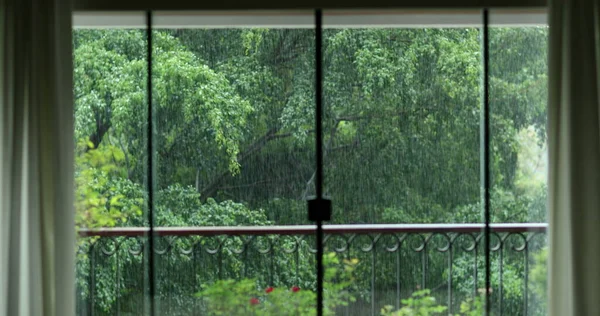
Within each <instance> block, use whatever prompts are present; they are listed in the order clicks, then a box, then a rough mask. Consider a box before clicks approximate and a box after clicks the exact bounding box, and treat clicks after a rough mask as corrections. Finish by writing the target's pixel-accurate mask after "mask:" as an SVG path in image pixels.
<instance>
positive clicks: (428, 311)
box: [381, 289, 447, 316]
mask: <svg viewBox="0 0 600 316" xmlns="http://www.w3.org/2000/svg"><path fill="white" fill-rule="evenodd" d="M430 293H431V292H430V291H429V290H428V289H424V290H421V291H417V292H414V293H413V294H412V295H411V297H410V298H407V299H403V300H402V304H403V305H404V306H403V307H402V308H400V309H399V310H398V311H396V312H392V311H391V310H392V308H393V307H392V306H389V305H388V306H386V307H384V308H383V309H382V310H381V315H383V316H432V315H442V313H443V312H445V311H446V309H447V307H445V306H442V305H437V304H436V301H435V298H434V297H431V296H430V295H429V294H430Z"/></svg>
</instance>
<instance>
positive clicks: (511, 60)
mask: <svg viewBox="0 0 600 316" xmlns="http://www.w3.org/2000/svg"><path fill="white" fill-rule="evenodd" d="M520 15H524V14H523V13H522V12H521V13H517V14H513V17H515V16H517V17H518V16H520ZM506 16H507V15H506V14H502V13H495V12H494V11H493V12H492V13H491V14H490V20H491V21H494V20H496V21H499V23H495V24H494V25H493V26H492V27H491V28H490V120H491V144H490V151H491V165H492V169H491V170H492V174H491V184H492V190H491V204H490V206H491V220H492V222H494V223H545V222H546V221H547V217H546V211H547V208H546V203H547V194H548V192H547V181H546V179H547V162H548V156H547V146H546V117H547V94H548V87H547V77H548V76H547V72H548V67H547V45H548V42H547V41H548V27H547V26H546V25H545V23H544V22H545V21H543V19H544V18H545V16H544V15H540V14H538V15H537V17H536V16H535V15H531V14H529V15H527V14H525V16H526V17H529V18H525V19H523V20H524V21H528V24H524V23H522V24H521V25H514V24H513V25H510V24H509V25H506V24H503V23H502V21H503V20H506V18H505V17H506ZM532 17H533V18H532ZM520 225H521V226H523V227H524V229H522V231H521V232H519V233H506V232H505V233H497V234H494V235H492V238H491V240H490V241H491V243H492V249H493V251H492V253H491V259H492V267H491V269H492V271H493V274H492V294H491V295H492V296H491V298H492V309H493V311H494V312H495V313H497V314H504V315H545V314H546V313H547V310H546V266H547V262H546V259H547V258H546V257H547V238H546V234H545V233H543V232H537V231H533V230H531V228H529V229H530V231H529V232H528V231H527V227H530V226H532V225H531V224H520Z"/></svg>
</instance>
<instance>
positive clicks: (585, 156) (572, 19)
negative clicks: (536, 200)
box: [548, 0, 600, 316]
mask: <svg viewBox="0 0 600 316" xmlns="http://www.w3.org/2000/svg"><path fill="white" fill-rule="evenodd" d="M549 14H550V16H549V18H550V19H549V20H550V47H549V60H548V62H549V64H548V67H549V82H548V84H549V86H548V91H549V103H548V106H549V112H548V124H549V125H548V148H549V158H550V161H549V163H550V169H549V182H548V183H549V196H550V201H549V202H550V204H549V223H550V236H549V237H550V257H549V259H550V260H549V303H548V304H549V307H550V309H549V310H550V315H553V316H569V315H577V316H585V315H598V314H599V313H600V299H599V296H598V295H599V294H600V269H599V268H598V263H599V262H600V125H599V121H600V116H599V115H600V94H599V91H600V89H599V88H600V23H599V21H600V0H573V1H568V0H551V2H550V6H549Z"/></svg>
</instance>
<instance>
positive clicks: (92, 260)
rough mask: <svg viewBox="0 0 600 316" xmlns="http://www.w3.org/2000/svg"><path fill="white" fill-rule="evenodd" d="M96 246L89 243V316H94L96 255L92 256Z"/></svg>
mask: <svg viewBox="0 0 600 316" xmlns="http://www.w3.org/2000/svg"><path fill="white" fill-rule="evenodd" d="M95 245H96V243H94V242H90V250H89V257H90V281H89V284H88V286H89V295H90V298H89V300H90V302H89V315H90V316H93V315H94V288H95V287H96V284H95V283H96V278H95V276H94V275H95V273H96V269H95V268H94V263H95V261H96V260H95V259H96V255H95V254H94V246H95Z"/></svg>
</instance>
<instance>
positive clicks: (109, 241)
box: [78, 223, 547, 315]
mask: <svg viewBox="0 0 600 316" xmlns="http://www.w3.org/2000/svg"><path fill="white" fill-rule="evenodd" d="M483 229H484V225H483V224H395V225H388V224H376V225H324V232H325V240H324V247H325V251H326V252H329V253H331V252H333V253H336V255H337V256H340V257H343V258H348V259H350V258H356V259H358V261H359V263H358V266H357V268H356V287H355V288H354V289H353V291H354V294H355V296H356V297H357V301H356V302H354V303H351V304H350V305H349V306H346V307H342V308H339V309H337V310H336V313H337V314H340V315H379V311H380V310H381V308H382V307H383V306H385V305H393V306H395V308H399V307H401V301H402V299H405V298H407V297H409V296H410V295H411V293H412V292H414V291H416V290H418V289H424V288H428V289H431V293H432V296H434V297H436V299H437V303H438V304H442V305H446V306H447V307H448V313H456V312H458V311H459V309H460V304H461V302H463V301H464V300H465V299H468V298H469V297H471V298H472V297H474V296H476V295H478V294H477V293H478V292H480V291H481V289H482V288H483V287H484V281H483V280H484V275H485V268H484V267H485V265H484V255H485V254H484V251H483V249H484V247H483V244H484V233H483ZM546 229H547V224H543V223H519V224H492V225H491V231H492V233H491V238H490V243H491V258H492V271H491V274H492V287H493V288H492V289H489V290H488V293H490V295H491V301H492V304H493V310H494V312H495V314H498V315H532V314H537V313H539V311H540V306H539V305H540V304H542V303H543V302H541V301H540V300H541V298H539V297H534V296H535V293H532V287H533V286H535V284H533V283H532V281H530V272H531V270H532V269H533V268H534V265H538V263H537V262H536V260H535V258H536V256H537V254H538V253H540V252H541V251H542V249H543V248H544V247H545V246H546V234H545V232H546ZM148 233H149V229H148V228H145V227H127V228H104V229H93V230H91V229H80V230H79V236H80V244H79V256H78V311H79V314H80V315H100V314H111V315H114V314H116V315H119V314H121V315H143V314H145V310H144V306H147V302H148V301H147V296H146V295H145V294H146V293H147V282H149V277H148V275H147V263H146V261H144V258H145V257H147V256H148V254H147V251H148V249H147V247H146V245H147V244H146V242H145V241H146V236H147V234H148ZM314 233H315V226H314V225H298V226H253V227H241V226H235V227H156V228H154V230H153V234H154V236H156V238H155V249H154V253H155V256H154V258H155V259H154V264H155V275H154V276H153V278H152V282H155V284H156V285H155V286H156V288H157V293H158V296H159V298H157V299H158V300H159V301H160V302H159V304H158V305H159V310H161V315H201V314H203V309H202V308H203V306H202V301H201V300H200V299H198V298H197V297H196V296H194V293H196V292H198V290H199V289H200V288H201V287H202V285H204V284H207V283H210V282H213V281H215V280H218V279H242V278H254V279H257V280H258V282H259V283H261V284H264V285H265V286H285V287H291V286H296V285H299V286H300V287H303V288H311V287H313V286H314V274H315V271H314V256H313V255H312V254H313V253H315V252H316V249H315V240H314ZM542 268H543V267H542ZM542 292H543V291H542Z"/></svg>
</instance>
